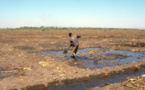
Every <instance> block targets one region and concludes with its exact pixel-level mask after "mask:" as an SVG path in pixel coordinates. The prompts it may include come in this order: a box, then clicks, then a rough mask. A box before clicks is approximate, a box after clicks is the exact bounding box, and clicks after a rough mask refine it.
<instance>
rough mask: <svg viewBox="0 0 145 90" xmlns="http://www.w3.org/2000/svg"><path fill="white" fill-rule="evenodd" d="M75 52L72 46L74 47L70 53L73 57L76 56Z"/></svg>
mask: <svg viewBox="0 0 145 90" xmlns="http://www.w3.org/2000/svg"><path fill="white" fill-rule="evenodd" d="M75 50H76V47H75V46H74V47H73V48H72V53H71V54H72V55H73V56H75V55H76V53H75Z"/></svg>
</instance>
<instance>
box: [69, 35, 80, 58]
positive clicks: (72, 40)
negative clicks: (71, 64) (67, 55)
mask: <svg viewBox="0 0 145 90" xmlns="http://www.w3.org/2000/svg"><path fill="white" fill-rule="evenodd" d="M68 35H69V37H70V39H69V41H70V47H73V49H72V53H71V54H72V55H73V56H74V57H76V53H77V51H78V48H79V42H78V38H80V37H81V36H80V35H73V34H72V33H69V34H68Z"/></svg>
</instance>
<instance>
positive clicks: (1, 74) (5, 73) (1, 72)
mask: <svg viewBox="0 0 145 90" xmlns="http://www.w3.org/2000/svg"><path fill="white" fill-rule="evenodd" d="M17 75H18V70H16V69H9V70H5V69H3V68H1V67H0V79H4V78H7V77H15V76H17Z"/></svg>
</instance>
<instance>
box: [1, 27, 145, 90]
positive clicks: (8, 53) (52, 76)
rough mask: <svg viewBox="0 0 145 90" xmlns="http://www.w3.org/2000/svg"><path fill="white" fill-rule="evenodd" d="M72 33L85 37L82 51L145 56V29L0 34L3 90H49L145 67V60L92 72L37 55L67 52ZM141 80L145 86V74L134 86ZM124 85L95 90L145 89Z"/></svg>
mask: <svg viewBox="0 0 145 90" xmlns="http://www.w3.org/2000/svg"><path fill="white" fill-rule="evenodd" d="M69 32H72V33H73V34H79V35H81V36H82V37H81V38H80V39H79V43H80V48H88V47H99V48H111V49H115V50H129V51H134V52H135V51H141V52H144V53H145V48H144V47H145V42H144V41H145V31H143V30H138V31H137V30H101V31H100V30H53V31H51V30H49V31H41V30H31V31H28V30H27V31H0V90H9V89H26V90H41V89H42V90H45V89H47V88H48V87H50V86H57V85H62V84H67V83H71V82H77V81H85V80H90V79H93V78H104V77H106V76H110V75H116V74H119V73H122V72H127V71H130V70H139V69H140V68H141V67H145V60H142V61H139V62H132V63H127V64H124V65H120V66H115V67H104V68H102V69H93V70H92V69H88V68H79V67H77V66H70V65H68V63H67V62H66V61H64V62H61V61H56V60H54V59H53V58H52V57H46V56H39V55H37V54H36V52H44V51H52V50H53V51H54V50H55V51H57V50H65V49H67V48H68V46H69V41H68V33H69ZM138 78H141V79H140V81H139V82H140V83H145V82H144V81H145V78H144V75H142V76H140V77H133V83H134V82H135V81H137V79H138ZM129 80H130V79H129ZM125 81H126V80H125ZM125 81H124V82H125ZM129 82H130V81H129ZM131 82H132V81H131ZM122 83H123V82H121V83H115V84H111V85H107V86H104V87H95V88H92V90H95V89H97V90H98V89H102V90H107V89H108V90H110V89H111V90H132V89H137V88H139V89H142V90H144V89H145V85H143V86H134V87H137V88H133V87H128V86H127V83H128V81H127V83H125V84H124V83H123V84H122Z"/></svg>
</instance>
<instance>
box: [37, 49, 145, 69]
mask: <svg viewBox="0 0 145 90" xmlns="http://www.w3.org/2000/svg"><path fill="white" fill-rule="evenodd" d="M70 53H71V50H68V53H67V54H63V51H49V52H40V53H38V54H39V55H44V56H51V57H53V58H54V59H55V60H60V61H65V60H70V63H69V64H70V65H77V66H79V67H85V68H90V69H94V68H103V67H112V66H117V65H120V64H126V63H130V62H133V61H136V62H137V61H140V60H143V59H145V54H144V53H142V52H131V51H121V50H112V49H102V48H86V49H80V50H78V54H77V60H76V59H74V58H72V57H71V55H70ZM75 62H77V64H74V63H75Z"/></svg>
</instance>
